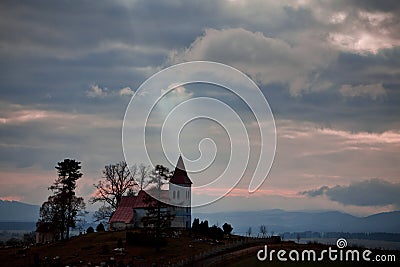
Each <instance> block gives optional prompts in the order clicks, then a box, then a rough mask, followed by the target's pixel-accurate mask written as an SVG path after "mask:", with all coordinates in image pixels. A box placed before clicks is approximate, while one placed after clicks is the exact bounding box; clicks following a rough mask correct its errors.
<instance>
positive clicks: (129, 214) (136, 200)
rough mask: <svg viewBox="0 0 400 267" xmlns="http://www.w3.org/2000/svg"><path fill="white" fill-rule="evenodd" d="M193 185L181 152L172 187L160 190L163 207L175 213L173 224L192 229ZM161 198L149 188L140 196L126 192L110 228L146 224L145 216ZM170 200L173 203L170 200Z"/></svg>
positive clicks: (111, 219) (136, 226) (128, 227)
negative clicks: (144, 221)
mask: <svg viewBox="0 0 400 267" xmlns="http://www.w3.org/2000/svg"><path fill="white" fill-rule="evenodd" d="M191 188H192V181H191V180H190V178H189V176H188V174H187V172H186V168H185V164H184V163H183V159H182V156H179V159H178V162H177V164H176V167H175V170H174V173H173V175H172V177H171V179H170V180H169V188H168V190H161V191H160V200H161V202H163V203H161V211H162V212H163V213H166V212H167V213H169V214H171V215H172V221H171V227H172V228H181V229H182V228H184V229H188V228H190V225H191V220H192V218H191V213H192V209H191ZM156 203H157V201H156V200H155V199H154V198H153V197H152V196H150V195H149V194H148V193H147V192H146V191H143V190H141V191H139V193H138V194H137V195H136V196H123V197H122V199H121V202H120V204H119V206H118V208H117V210H116V211H115V212H114V214H113V215H112V217H111V218H110V221H109V228H110V229H115V230H124V229H132V228H142V227H144V224H143V220H142V219H143V218H144V217H145V216H147V214H148V212H149V210H150V209H154V208H155V206H156ZM166 203H169V204H166Z"/></svg>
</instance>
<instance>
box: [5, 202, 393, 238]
mask: <svg viewBox="0 0 400 267" xmlns="http://www.w3.org/2000/svg"><path fill="white" fill-rule="evenodd" d="M39 209H40V207H39V206H38V205H31V204H26V203H21V202H18V201H3V200H0V222H30V223H32V222H36V221H37V220H38V218H39ZM193 218H199V219H200V220H208V221H209V224H210V225H212V224H218V225H219V226H222V224H224V223H225V222H228V223H230V224H231V225H232V226H233V228H234V230H233V231H234V232H235V233H238V234H245V233H246V231H247V229H248V228H249V227H252V232H253V234H256V233H258V230H259V228H260V225H265V226H266V228H267V231H268V232H269V233H270V232H271V231H273V232H275V233H278V232H279V233H283V232H301V231H313V232H350V233H360V232H366V233H370V232H388V233H400V211H393V212H385V213H378V214H374V215H371V216H367V217H356V216H353V215H350V214H346V213H342V212H338V211H324V212H318V211H284V210H279V209H274V210H263V211H237V212H219V213H194V214H192V219H193ZM86 219H87V221H88V223H90V222H91V221H92V213H90V216H88V217H87V218H86ZM2 225H3V226H4V227H5V226H6V225H7V227H8V228H9V227H10V224H9V223H8V224H4V223H3V224H1V223H0V230H5V229H1V228H2ZM15 226H16V225H15Z"/></svg>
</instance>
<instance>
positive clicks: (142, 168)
mask: <svg viewBox="0 0 400 267" xmlns="http://www.w3.org/2000/svg"><path fill="white" fill-rule="evenodd" d="M150 170H151V167H150V166H146V165H144V164H140V165H139V168H138V176H139V177H138V184H139V189H140V190H144V189H145V188H146V187H147V186H148V185H149V184H151V182H152V179H151V178H150V174H151V171H150Z"/></svg>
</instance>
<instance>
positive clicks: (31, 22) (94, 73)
mask: <svg viewBox="0 0 400 267" xmlns="http://www.w3.org/2000/svg"><path fill="white" fill-rule="evenodd" d="M306 2H307V3H306ZM399 6H400V5H399V4H398V3H397V1H385V2H377V1H344V0H343V1H331V2H329V3H321V2H320V1H312V0H311V1H298V2H297V1H291V0H289V1H264V0H255V1H251V2H249V1H213V0H206V1H175V0H173V1H96V3H92V2H88V1H80V2H74V1H50V0H48V1H35V2H31V1H1V3H0V94H1V102H0V137H1V138H0V140H1V141H0V160H1V166H2V167H4V168H3V169H2V171H3V170H7V171H9V172H10V173H16V174H15V175H16V176H18V173H19V172H20V171H21V170H22V169H26V168H27V167H30V166H39V167H38V168H43V169H46V170H52V169H53V168H54V165H55V163H56V161H59V160H62V159H63V158H64V157H76V158H77V159H79V160H81V161H82V162H83V163H84V164H83V165H84V166H85V168H89V169H90V171H94V172H99V171H101V168H102V167H104V165H105V164H109V163H113V162H118V161H119V160H121V159H122V146H121V125H122V119H123V115H124V112H125V109H126V106H127V104H128V102H129V97H130V94H129V93H128V94H125V95H120V91H121V90H122V89H123V88H127V87H129V88H131V90H133V91H134V90H135V89H137V87H138V86H139V85H140V84H141V83H142V82H143V81H144V80H146V79H147V78H148V77H150V76H151V75H152V74H154V73H155V72H157V71H159V70H161V69H162V68H163V67H166V66H168V65H170V64H172V63H176V62H181V61H185V60H190V59H200V60H206V59H208V60H212V61H220V62H223V63H227V64H230V65H232V66H234V67H237V68H238V69H239V70H241V71H243V72H244V73H246V74H248V75H249V76H250V77H252V78H253V79H254V80H256V82H258V84H259V85H260V87H261V90H262V91H263V93H264V94H265V96H266V97H267V99H268V100H269V104H270V106H271V108H272V110H273V112H274V116H275V118H276V119H277V125H278V129H277V131H278V138H280V140H281V141H280V143H279V146H278V150H280V151H279V153H281V154H280V155H283V156H282V160H281V161H280V164H281V165H279V164H278V165H276V166H278V168H277V169H275V171H276V173H275V175H276V176H277V177H281V179H280V183H281V185H280V186H281V188H282V187H283V186H282V185H284V186H285V187H288V186H289V184H291V183H290V182H288V179H290V177H297V176H299V174H304V173H322V174H325V175H332V176H343V177H346V175H347V174H348V172H350V171H351V174H352V175H353V174H354V176H352V177H353V178H354V180H356V179H359V177H365V175H369V173H370V172H371V171H376V172H377V173H376V174H375V173H374V176H376V177H379V175H380V173H379V172H384V171H386V173H389V176H390V178H391V179H392V180H393V179H394V178H393V177H394V174H393V173H396V172H395V169H396V166H395V165H394V164H393V162H397V161H396V160H397V157H398V156H397V154H396V153H395V151H396V149H397V146H395V145H396V144H397V143H395V145H394V146H390V145H379V146H377V147H376V150H374V151H372V150H371V151H370V150H369V146H370V144H369V143H368V142H366V143H363V144H364V145H362V146H361V145H360V146H356V148H357V149H359V150H357V153H358V151H361V152H365V151H367V152H368V153H367V152H366V153H365V155H366V158H362V159H361V158H360V157H359V155H358V154H357V153H356V152H355V150H352V149H353V148H354V147H353V148H349V145H348V144H347V143H346V142H347V141H348V140H347V139H346V138H347V137H346V138H344V140H342V139H341V138H339V137H337V136H342V135H343V133H346V134H344V135H347V134H349V135H352V134H353V133H354V135H356V136H357V137H358V135H357V133H358V132H360V131H362V132H367V133H368V134H370V135H372V136H375V133H385V134H388V133H389V134H393V133H394V134H398V129H400V125H399V121H400V120H399V114H400V90H399V88H400V80H399V73H400V53H399V41H398V39H399V38H398V34H399V31H396V29H398V22H399V19H398V18H399V17H400V16H399V15H398V13H399V12H398V11H399ZM364 36H367V37H368V38H370V39H368V38H367V41H368V42H365V40H364V39H362V38H363V37H364ZM357 44H360V45H359V46H357ZM175 59H176V60H175ZM343 86H344V87H343ZM374 86H375V87H374ZM93 88H98V89H99V90H101V91H98V92H97V93H96V91H93V90H94V89H93ZM341 88H345V89H343V90H341ZM375 89H376V90H378V91H379V90H380V91H379V92H381V93H379V92H378V94H376V91H374V90H375ZM353 90H355V91H353ZM92 91H93V92H92ZM90 92H92V93H90ZM205 93H207V92H205ZM214 93H215V92H214ZM210 96H211V94H210ZM221 98H223V97H221ZM232 103H233V102H232ZM233 105H236V107H238V108H240V106H239V105H237V104H236V103H235V104H233ZM282 121H283V122H282ZM282 124H283V125H284V126H282ZM309 124H310V125H312V126H309ZM304 125H305V126H304ZM319 127H321V128H324V127H325V128H327V129H332V131H337V136H336V135H335V138H333V137H332V136H331V134H330V133H328V134H327V133H324V134H321V133H320V132H319V131H318V129H319ZM342 131H343V132H342ZM298 133H301V136H297V135H296V134H298ZM368 134H366V133H362V136H361V137H359V139H357V142H359V140H362V139H363V138H364V135H367V136H368ZM378 135H379V134H378ZM285 136H288V138H286V137H285ZM292 136H294V138H292ZM308 138H309V139H308ZM342 138H343V137H342ZM368 138H370V137H368ZM368 138H367V141H369V139H368ZM382 138H383V137H382ZM187 139H190V136H189V137H187ZM338 140H339V141H338ZM391 144H392V143H391ZM326 146H327V147H326ZM351 146H354V144H351ZM338 147H339V148H340V151H335V149H336V148H338ZM393 147H394V148H393ZM313 150H316V151H313ZM325 150H329V153H326V151H325ZM332 151H333V152H332ZM279 153H278V156H279ZM307 153H308V155H306V156H302V157H301V158H297V156H296V155H303V154H307ZM312 153H315V155H310V154H312ZM278 161H279V159H278ZM350 162H351V164H350ZM365 162H367V163H368V165H369V168H370V169H368V168H367V169H366V168H364V166H363V164H364V163H365ZM338 164H341V166H342V169H340V171H343V172H340V171H339V170H338V168H337V165H338ZM350 165H351V166H350ZM15 166H17V167H15ZM279 166H283V167H280V168H279ZM388 170H390V171H389V172H388ZM0 174H1V173H0ZM100 175H101V174H100ZM305 184H307V181H306V180H301V179H300V180H299V181H298V184H297V185H296V186H300V187H301V186H302V187H303V188H309V186H306V185H305ZM322 184H324V183H322ZM329 185H330V186H331V187H329V188H332V186H334V184H329ZM41 186H43V187H44V188H45V187H46V186H45V185H44V184H43V185H41ZM289 187H290V186H289ZM10 188H13V187H10ZM27 190H28V191H25V193H26V194H27V195H28V194H30V193H29V188H28V189H27ZM296 190H297V188H296ZM326 190H328V189H327V188H322V189H321V188H320V189H319V191H316V192H314V194H320V193H321V192H325V191H326ZM86 191H87V193H88V192H89V191H90V190H86ZM4 192H5V191H4ZM21 192H22V191H21ZM7 194H9V195H12V194H11V193H7ZM21 194H23V192H22V193H21ZM336 194H338V193H336Z"/></svg>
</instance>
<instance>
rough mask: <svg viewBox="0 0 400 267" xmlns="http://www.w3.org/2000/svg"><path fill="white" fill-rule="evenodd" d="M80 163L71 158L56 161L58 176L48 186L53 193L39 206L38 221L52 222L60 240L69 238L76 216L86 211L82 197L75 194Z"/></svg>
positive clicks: (79, 173) (79, 175)
mask: <svg viewBox="0 0 400 267" xmlns="http://www.w3.org/2000/svg"><path fill="white" fill-rule="evenodd" d="M80 164H81V163H80V162H78V161H75V160H72V159H64V161H62V162H58V163H57V166H56V167H55V168H56V169H57V172H58V178H57V179H56V180H55V182H54V184H53V185H52V186H50V187H49V189H50V190H51V191H53V195H51V196H49V197H48V199H47V201H46V202H44V203H43V204H42V207H41V208H40V219H39V223H41V222H50V223H52V225H53V226H54V227H55V229H57V231H58V234H59V237H60V238H61V240H64V239H68V238H69V231H70V228H71V227H72V228H74V227H75V226H76V222H77V219H78V217H79V216H84V215H85V213H86V212H85V202H84V201H83V198H82V197H77V196H75V189H76V181H77V180H78V179H79V178H81V177H82V173H81V172H80V170H81V165H80Z"/></svg>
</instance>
